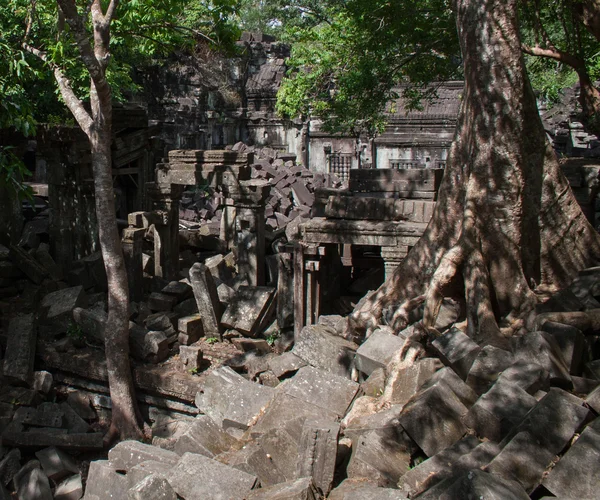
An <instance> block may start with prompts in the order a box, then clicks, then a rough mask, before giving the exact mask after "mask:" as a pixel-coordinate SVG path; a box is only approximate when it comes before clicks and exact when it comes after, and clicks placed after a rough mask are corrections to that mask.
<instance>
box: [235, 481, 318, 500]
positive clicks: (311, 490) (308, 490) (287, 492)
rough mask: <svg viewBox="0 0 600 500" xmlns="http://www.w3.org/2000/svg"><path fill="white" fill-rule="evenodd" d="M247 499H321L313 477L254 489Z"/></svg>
mask: <svg viewBox="0 0 600 500" xmlns="http://www.w3.org/2000/svg"><path fill="white" fill-rule="evenodd" d="M246 498H247V500H319V499H320V498H322V496H321V495H320V494H319V491H318V490H317V488H316V486H315V485H314V483H313V481H312V478H310V477H303V478H300V479H295V480H292V481H286V482H285V483H281V484H276V485H273V486H270V487H268V488H260V489H258V490H253V491H251V492H250V494H249V495H248V496H247V497H246Z"/></svg>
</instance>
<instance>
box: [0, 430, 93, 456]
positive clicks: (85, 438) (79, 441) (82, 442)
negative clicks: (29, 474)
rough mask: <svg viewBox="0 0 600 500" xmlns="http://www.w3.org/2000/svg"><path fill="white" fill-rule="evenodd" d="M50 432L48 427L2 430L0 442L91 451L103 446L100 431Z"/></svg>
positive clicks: (10, 444)
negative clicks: (41, 428)
mask: <svg viewBox="0 0 600 500" xmlns="http://www.w3.org/2000/svg"><path fill="white" fill-rule="evenodd" d="M62 431H64V432H65V433H60V434H56V433H50V432H48V429H44V430H39V431H37V432H31V431H30V432H6V431H5V432H4V433H2V443H3V444H5V445H8V446H15V447H19V448H35V449H39V448H46V447H47V446H56V447H57V448H62V449H64V450H73V451H85V450H89V451H93V450H101V449H102V448H103V441H102V440H103V437H104V435H103V434H102V433H101V432H88V433H86V434H66V429H62Z"/></svg>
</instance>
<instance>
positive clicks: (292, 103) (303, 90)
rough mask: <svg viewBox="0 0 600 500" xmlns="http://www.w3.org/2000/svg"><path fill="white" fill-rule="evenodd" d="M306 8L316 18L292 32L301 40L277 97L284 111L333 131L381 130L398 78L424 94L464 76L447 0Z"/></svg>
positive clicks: (371, 0) (336, 1) (330, 1)
mask: <svg viewBox="0 0 600 500" xmlns="http://www.w3.org/2000/svg"><path fill="white" fill-rule="evenodd" d="M303 5H305V8H306V10H307V11H308V12H310V16H309V15H306V16H303V17H301V19H302V20H304V21H305V22H304V24H303V23H297V24H295V25H292V27H291V28H289V29H288V30H287V34H286V36H287V37H288V38H289V39H291V40H296V43H294V45H293V50H292V57H291V59H290V61H289V64H290V66H291V68H292V69H291V71H290V72H289V74H288V77H287V78H286V80H285V81H284V82H283V85H282V87H281V89H280V92H279V94H278V102H277V110H278V112H279V113H280V114H281V115H283V116H289V117H296V116H308V115H311V116H319V117H323V118H324V119H325V128H326V129H329V130H333V131H344V132H349V133H355V132H358V131H367V132H369V133H375V132H376V131H378V130H381V128H382V126H383V123H384V109H385V105H386V103H387V102H388V101H389V100H390V99H391V98H393V97H396V91H395V87H396V86H397V85H398V84H399V83H401V82H412V83H413V84H414V85H415V87H414V90H413V92H414V94H413V95H414V96H417V95H420V94H421V90H419V89H422V87H423V84H424V83H425V82H430V81H432V80H440V79H448V78H451V77H456V76H457V75H458V72H459V63H460V58H459V57H458V55H459V47H458V41H457V38H456V30H455V25H454V19H453V15H452V12H451V11H450V10H449V9H448V7H447V5H446V2H445V1H443V0H418V1H414V2H407V1H401V2H388V1H387V0H347V1H344V2H343V1H341V0H325V1H324V2H321V3H319V4H318V6H315V5H312V3H311V2H303ZM307 18H308V19H310V20H311V21H312V23H309V22H308V21H307Z"/></svg>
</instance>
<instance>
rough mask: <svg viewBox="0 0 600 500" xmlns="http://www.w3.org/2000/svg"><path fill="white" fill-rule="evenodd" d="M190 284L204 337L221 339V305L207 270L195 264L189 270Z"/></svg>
mask: <svg viewBox="0 0 600 500" xmlns="http://www.w3.org/2000/svg"><path fill="white" fill-rule="evenodd" d="M190 283H191V284H192V289H193V291H194V297H195V299H196V304H197V305H198V312H199V313H200V317H201V318H202V325H203V326H204V335H206V336H207V337H218V338H221V327H220V320H221V314H222V313H221V303H220V302H219V294H218V293H217V287H216V285H215V282H214V279H213V277H212V274H210V271H209V269H208V268H207V267H206V266H204V265H202V264H200V263H199V262H196V263H195V264H194V265H193V266H192V267H191V268H190Z"/></svg>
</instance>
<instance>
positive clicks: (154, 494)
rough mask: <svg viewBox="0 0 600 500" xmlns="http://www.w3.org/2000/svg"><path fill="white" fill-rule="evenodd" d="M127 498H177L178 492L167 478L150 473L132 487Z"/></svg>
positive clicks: (157, 499) (159, 499)
mask: <svg viewBox="0 0 600 500" xmlns="http://www.w3.org/2000/svg"><path fill="white" fill-rule="evenodd" d="M127 498H128V500H177V494H176V493H175V491H173V488H171V485H170V484H169V482H168V481H167V480H166V479H165V478H163V477H159V476H155V475H150V476H147V477H145V478H144V479H142V480H141V481H140V482H139V483H137V484H136V485H135V486H133V487H132V488H130V489H129V491H128V492H127Z"/></svg>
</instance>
